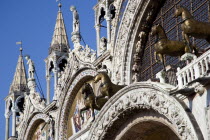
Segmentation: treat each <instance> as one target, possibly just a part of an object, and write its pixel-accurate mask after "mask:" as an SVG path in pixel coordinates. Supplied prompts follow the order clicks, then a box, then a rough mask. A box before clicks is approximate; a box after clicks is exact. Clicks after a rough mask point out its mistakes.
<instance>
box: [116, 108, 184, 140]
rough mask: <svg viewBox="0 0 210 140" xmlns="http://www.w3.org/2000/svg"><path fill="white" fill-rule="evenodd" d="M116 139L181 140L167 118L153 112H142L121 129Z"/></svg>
mask: <svg viewBox="0 0 210 140" xmlns="http://www.w3.org/2000/svg"><path fill="white" fill-rule="evenodd" d="M115 139H120V140H128V139H142V140H151V139H152V140H154V139H155V140H171V139H172V140H180V139H181V138H179V137H178V134H177V133H176V132H175V130H174V128H173V126H172V125H171V123H169V121H168V120H167V118H165V117H164V116H162V115H160V114H158V113H156V112H155V111H153V110H141V112H140V113H139V114H137V115H134V116H130V117H129V120H128V121H127V122H126V123H124V124H123V125H122V126H121V127H119V131H118V133H117V135H116V136H115Z"/></svg>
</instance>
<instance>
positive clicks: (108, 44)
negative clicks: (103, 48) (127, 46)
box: [106, 15, 111, 50]
mask: <svg viewBox="0 0 210 140" xmlns="http://www.w3.org/2000/svg"><path fill="white" fill-rule="evenodd" d="M106 22H107V50H109V49H110V42H111V16H110V15H108V16H107V17H106Z"/></svg>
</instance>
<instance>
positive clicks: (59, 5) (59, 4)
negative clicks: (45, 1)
mask: <svg viewBox="0 0 210 140" xmlns="http://www.w3.org/2000/svg"><path fill="white" fill-rule="evenodd" d="M58 1H59V3H58V7H59V11H61V7H62V4H61V0H56V2H58Z"/></svg>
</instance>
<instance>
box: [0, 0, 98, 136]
mask: <svg viewBox="0 0 210 140" xmlns="http://www.w3.org/2000/svg"><path fill="white" fill-rule="evenodd" d="M61 3H62V12H63V17H64V22H65V25H66V29H67V34H68V37H69V41H70V46H71V48H72V46H73V45H72V42H71V39H70V37H71V36H70V35H71V32H72V13H71V12H70V10H69V7H70V6H71V5H75V6H76V7H77V10H78V12H79V15H80V25H81V34H82V36H83V38H84V40H85V42H86V43H87V44H89V45H90V47H91V48H93V49H95V48H96V46H95V45H96V40H95V38H96V36H95V29H94V11H93V6H94V5H95V4H96V3H97V0H63V1H62V2H61ZM57 5H58V3H56V0H4V1H3V0H2V1H1V4H0V19H1V20H0V48H1V55H0V92H1V94H0V112H1V114H0V130H1V132H0V139H3V137H4V132H5V131H4V129H5V118H4V108H5V103H4V98H5V97H6V96H7V95H8V91H9V87H10V84H11V82H12V79H13V76H14V72H15V68H16V64H17V59H18V56H19V47H18V46H17V45H16V42H17V41H20V40H22V42H23V54H24V55H26V54H28V55H30V56H31V59H32V60H33V61H34V63H35V67H36V70H37V74H38V76H39V79H40V82H41V85H42V88H43V90H44V93H45V92H46V89H45V84H46V83H45V63H44V59H45V58H46V57H47V55H48V48H49V45H50V42H51V40H52V35H53V30H54V26H55V21H56V17H57V11H58V6H57Z"/></svg>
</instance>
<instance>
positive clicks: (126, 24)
mask: <svg viewBox="0 0 210 140" xmlns="http://www.w3.org/2000/svg"><path fill="white" fill-rule="evenodd" d="M151 1H152V0H148V1H141V0H129V1H128V4H127V6H126V10H125V12H124V14H123V18H122V21H121V24H120V27H119V30H118V31H119V32H118V33H117V38H116V43H115V46H114V55H113V56H114V62H113V63H114V64H116V65H114V66H115V67H113V76H114V77H113V80H114V81H119V80H120V81H121V83H122V84H124V83H125V82H124V81H125V80H124V77H123V76H124V72H125V71H123V68H124V62H125V59H126V57H125V56H127V52H126V51H128V50H127V48H128V47H126V46H128V44H129V41H128V40H129V38H130V37H131V35H132V32H133V28H134V25H135V22H134V21H135V19H136V17H137V16H140V17H142V16H143V14H144V13H145V8H146V7H147V5H149V3H150V2H151ZM118 10H119V9H118ZM139 11H140V13H139ZM122 58H123V60H122Z"/></svg>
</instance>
